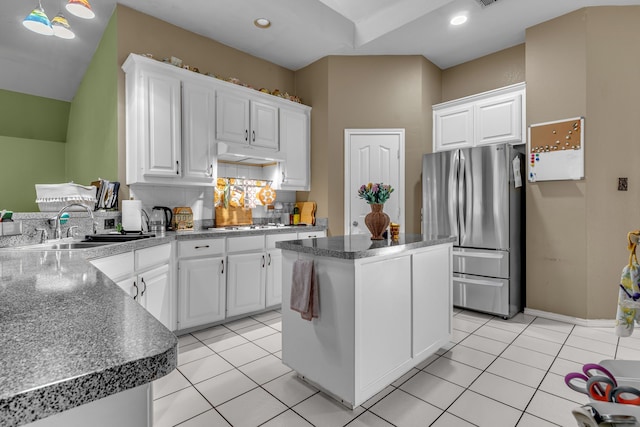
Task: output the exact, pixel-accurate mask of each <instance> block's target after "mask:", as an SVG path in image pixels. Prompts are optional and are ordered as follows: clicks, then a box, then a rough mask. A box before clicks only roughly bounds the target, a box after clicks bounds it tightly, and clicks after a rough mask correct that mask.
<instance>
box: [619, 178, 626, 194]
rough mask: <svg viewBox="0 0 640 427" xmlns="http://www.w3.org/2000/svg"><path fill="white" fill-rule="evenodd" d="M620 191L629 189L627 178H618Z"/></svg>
mask: <svg viewBox="0 0 640 427" xmlns="http://www.w3.org/2000/svg"><path fill="white" fill-rule="evenodd" d="M618 191H627V178H618Z"/></svg>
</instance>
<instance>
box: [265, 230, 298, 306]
mask: <svg viewBox="0 0 640 427" xmlns="http://www.w3.org/2000/svg"><path fill="white" fill-rule="evenodd" d="M296 239H298V234H296V233H283V234H269V235H267V236H266V238H265V244H266V248H267V271H266V273H267V282H266V306H267V307H272V306H276V305H280V304H282V251H281V250H280V249H276V242H283V241H286V240H296Z"/></svg>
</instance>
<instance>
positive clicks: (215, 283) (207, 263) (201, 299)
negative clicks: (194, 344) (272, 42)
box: [178, 238, 227, 329]
mask: <svg viewBox="0 0 640 427" xmlns="http://www.w3.org/2000/svg"><path fill="white" fill-rule="evenodd" d="M224 248H225V239H224V238H221V239H198V240H185V241H181V242H178V329H186V328H193V327H197V326H201V325H206V324H208V323H214V322H218V321H221V320H224V318H225V305H226V275H227V268H226V263H225V257H224Z"/></svg>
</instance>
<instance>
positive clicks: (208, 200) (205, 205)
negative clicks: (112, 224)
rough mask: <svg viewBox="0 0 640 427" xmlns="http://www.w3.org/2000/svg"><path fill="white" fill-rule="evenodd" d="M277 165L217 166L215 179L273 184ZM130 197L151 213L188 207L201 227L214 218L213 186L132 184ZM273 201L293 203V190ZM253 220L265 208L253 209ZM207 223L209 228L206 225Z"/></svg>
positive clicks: (280, 194)
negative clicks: (240, 179)
mask: <svg viewBox="0 0 640 427" xmlns="http://www.w3.org/2000/svg"><path fill="white" fill-rule="evenodd" d="M277 172H278V167H277V165H269V166H251V165H240V164H234V163H218V176H219V177H225V178H245V179H258V180H267V181H274V180H275V179H276V174H277ZM130 192H131V197H133V198H134V199H138V200H140V201H142V208H143V209H144V210H145V211H146V212H147V213H151V209H152V208H153V207H154V206H166V207H169V208H171V209H173V208H174V207H176V206H188V207H190V208H191V210H192V211H193V219H194V221H196V222H198V223H202V224H203V225H202V226H203V227H208V226H209V227H212V226H213V220H214V217H215V208H214V205H213V187H172V186H162V185H131V188H130ZM276 193H277V194H276V201H279V202H283V203H287V202H295V201H296V192H295V191H284V190H278V191H277V192H276ZM252 216H253V218H266V216H267V207H266V206H258V207H256V208H254V209H253V210H252ZM209 224H210V225H209Z"/></svg>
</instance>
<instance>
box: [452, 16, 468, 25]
mask: <svg viewBox="0 0 640 427" xmlns="http://www.w3.org/2000/svg"><path fill="white" fill-rule="evenodd" d="M465 22H467V16H466V15H457V16H454V17H453V18H451V21H449V23H450V24H451V25H462V24H464V23H465Z"/></svg>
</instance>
